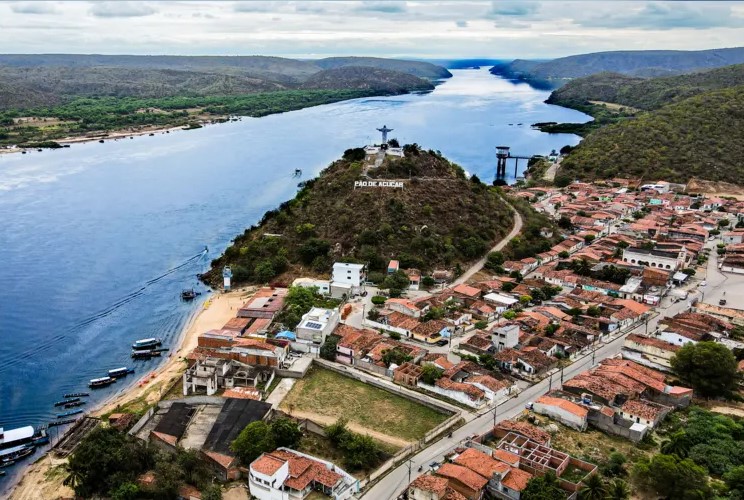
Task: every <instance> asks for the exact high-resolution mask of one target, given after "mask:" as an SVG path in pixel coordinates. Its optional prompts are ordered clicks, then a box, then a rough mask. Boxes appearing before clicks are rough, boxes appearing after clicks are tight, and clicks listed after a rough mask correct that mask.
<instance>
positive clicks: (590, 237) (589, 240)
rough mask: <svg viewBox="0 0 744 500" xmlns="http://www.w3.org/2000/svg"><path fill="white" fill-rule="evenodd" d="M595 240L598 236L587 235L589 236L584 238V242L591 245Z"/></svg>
mask: <svg viewBox="0 0 744 500" xmlns="http://www.w3.org/2000/svg"><path fill="white" fill-rule="evenodd" d="M595 238H596V236H594V235H593V234H587V235H585V236H584V242H586V243H587V244H589V243H591V242H592V241H594V239H595Z"/></svg>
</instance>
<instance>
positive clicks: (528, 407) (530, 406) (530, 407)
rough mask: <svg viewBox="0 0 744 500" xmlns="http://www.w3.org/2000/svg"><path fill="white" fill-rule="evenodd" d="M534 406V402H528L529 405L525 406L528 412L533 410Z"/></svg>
mask: <svg viewBox="0 0 744 500" xmlns="http://www.w3.org/2000/svg"><path fill="white" fill-rule="evenodd" d="M533 406H534V404H533V403H532V401H528V402H527V404H526V405H524V407H525V408H526V409H528V410H532V408H533Z"/></svg>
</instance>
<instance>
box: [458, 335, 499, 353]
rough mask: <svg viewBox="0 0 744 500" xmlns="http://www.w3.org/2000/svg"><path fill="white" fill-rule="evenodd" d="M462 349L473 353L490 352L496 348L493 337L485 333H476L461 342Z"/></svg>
mask: <svg viewBox="0 0 744 500" xmlns="http://www.w3.org/2000/svg"><path fill="white" fill-rule="evenodd" d="M460 349H464V350H466V351H470V352H472V353H473V354H477V355H479V356H480V355H481V354H489V353H491V352H492V351H493V350H494V347H493V343H492V342H491V337H489V336H488V335H486V334H484V333H475V334H474V335H471V336H470V337H468V338H467V339H465V340H464V341H462V342H460Z"/></svg>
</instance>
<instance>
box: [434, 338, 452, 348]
mask: <svg viewBox="0 0 744 500" xmlns="http://www.w3.org/2000/svg"><path fill="white" fill-rule="evenodd" d="M436 344H437V345H438V346H440V347H443V346H446V345H447V344H449V340H447V339H442V340H437V342H436Z"/></svg>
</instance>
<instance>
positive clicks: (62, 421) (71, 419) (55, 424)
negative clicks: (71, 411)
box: [47, 418, 77, 427]
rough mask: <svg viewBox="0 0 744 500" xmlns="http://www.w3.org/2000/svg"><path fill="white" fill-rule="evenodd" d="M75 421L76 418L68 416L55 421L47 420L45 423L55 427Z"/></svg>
mask: <svg viewBox="0 0 744 500" xmlns="http://www.w3.org/2000/svg"><path fill="white" fill-rule="evenodd" d="M75 422H77V419H76V418H70V419H67V420H57V421H56V422H49V423H48V424H47V427H57V426H58V425H67V424H74V423H75Z"/></svg>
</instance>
